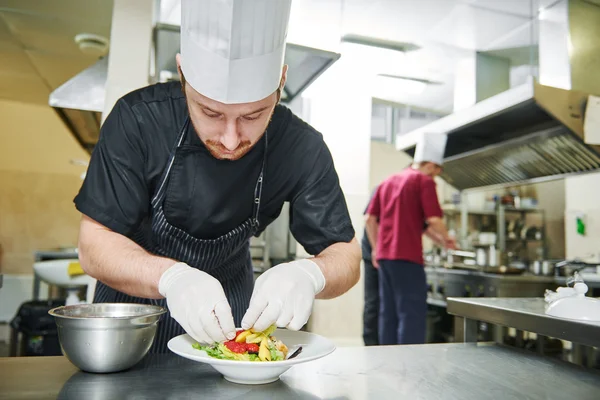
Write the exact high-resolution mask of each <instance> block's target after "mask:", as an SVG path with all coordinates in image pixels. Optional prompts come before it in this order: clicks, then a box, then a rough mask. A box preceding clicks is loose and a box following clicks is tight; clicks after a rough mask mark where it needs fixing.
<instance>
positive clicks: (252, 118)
mask: <svg viewBox="0 0 600 400" xmlns="http://www.w3.org/2000/svg"><path fill="white" fill-rule="evenodd" d="M177 61H178V64H179V57H178V60H177ZM286 72H287V66H284V67H283V74H282V78H281V85H280V87H279V89H278V90H277V91H275V92H274V93H272V94H271V95H270V96H267V97H266V98H264V99H262V100H259V101H255V102H252V103H241V104H224V103H220V102H218V101H215V100H211V99H209V98H208V97H206V96H203V95H201V94H200V93H198V92H197V91H196V90H194V88H192V87H191V85H189V84H186V83H185V78H184V76H183V74H182V73H181V69H180V77H181V82H182V85H183V90H184V93H185V97H186V101H187V105H188V110H189V113H190V119H191V120H192V124H193V125H194V129H195V130H196V133H197V134H198V136H199V137H200V140H202V142H203V143H204V145H205V146H206V148H207V149H208V151H210V153H211V154H212V155H213V157H215V158H217V159H219V160H238V159H240V158H242V157H243V156H244V155H245V154H246V153H248V151H250V149H251V148H252V146H254V145H255V144H256V143H257V142H258V141H259V140H260V138H261V137H262V135H263V134H264V133H265V130H266V129H267V125H268V124H269V121H270V120H271V116H272V115H273V111H274V110H275V106H276V105H277V103H278V102H279V99H280V93H281V88H282V87H283V84H284V83H285V76H286Z"/></svg>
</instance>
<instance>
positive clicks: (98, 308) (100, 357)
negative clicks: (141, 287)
mask: <svg viewBox="0 0 600 400" xmlns="http://www.w3.org/2000/svg"><path fill="white" fill-rule="evenodd" d="M166 312H167V310H166V309H165V308H164V307H160V306H154V305H145V304H127V303H98V304H78V305H70V306H63V307H57V308H53V309H52V310H50V311H49V312H48V313H49V314H50V315H52V316H53V317H54V319H55V321H56V326H57V327H58V338H59V341H60V345H61V348H62V350H63V353H64V354H65V356H67V358H68V359H69V361H71V362H72V363H73V364H74V365H75V366H77V367H78V368H79V369H81V370H83V371H85V372H95V373H108V372H118V371H122V370H125V369H128V368H130V367H132V366H134V365H135V364H137V363H138V362H139V361H140V360H142V358H144V356H145V355H146V353H148V351H149V350H150V347H151V346H152V343H153V342H154V337H155V334H156V329H157V326H158V323H159V321H160V318H161V316H162V315H163V314H165V313H166Z"/></svg>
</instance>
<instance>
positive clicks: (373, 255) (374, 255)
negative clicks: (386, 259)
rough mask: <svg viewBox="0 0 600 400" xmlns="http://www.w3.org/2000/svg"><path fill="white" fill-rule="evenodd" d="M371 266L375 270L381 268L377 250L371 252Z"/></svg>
mask: <svg viewBox="0 0 600 400" xmlns="http://www.w3.org/2000/svg"><path fill="white" fill-rule="evenodd" d="M371 264H373V266H374V267H375V268H379V261H377V252H376V251H375V250H373V251H371Z"/></svg>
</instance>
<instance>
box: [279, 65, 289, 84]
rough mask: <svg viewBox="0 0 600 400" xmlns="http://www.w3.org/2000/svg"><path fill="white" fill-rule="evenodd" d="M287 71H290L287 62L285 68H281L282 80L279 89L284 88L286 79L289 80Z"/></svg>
mask: <svg viewBox="0 0 600 400" xmlns="http://www.w3.org/2000/svg"><path fill="white" fill-rule="evenodd" d="M287 71H288V66H287V64H286V65H284V66H283V69H282V70H281V81H280V82H279V90H283V87H284V86H285V81H286V80H287Z"/></svg>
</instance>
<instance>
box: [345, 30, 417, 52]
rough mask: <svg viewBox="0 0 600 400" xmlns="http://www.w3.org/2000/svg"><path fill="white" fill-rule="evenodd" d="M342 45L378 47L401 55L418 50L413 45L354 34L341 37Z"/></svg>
mask: <svg viewBox="0 0 600 400" xmlns="http://www.w3.org/2000/svg"><path fill="white" fill-rule="evenodd" d="M342 43H354V44H360V45H363V46H370V47H378V48H381V49H388V50H394V51H400V52H402V53H405V52H407V51H414V50H418V49H420V47H419V46H417V45H416V44H414V43H406V42H394V41H391V40H386V39H380V38H375V37H369V36H361V35H354V34H347V35H344V36H342Z"/></svg>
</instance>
